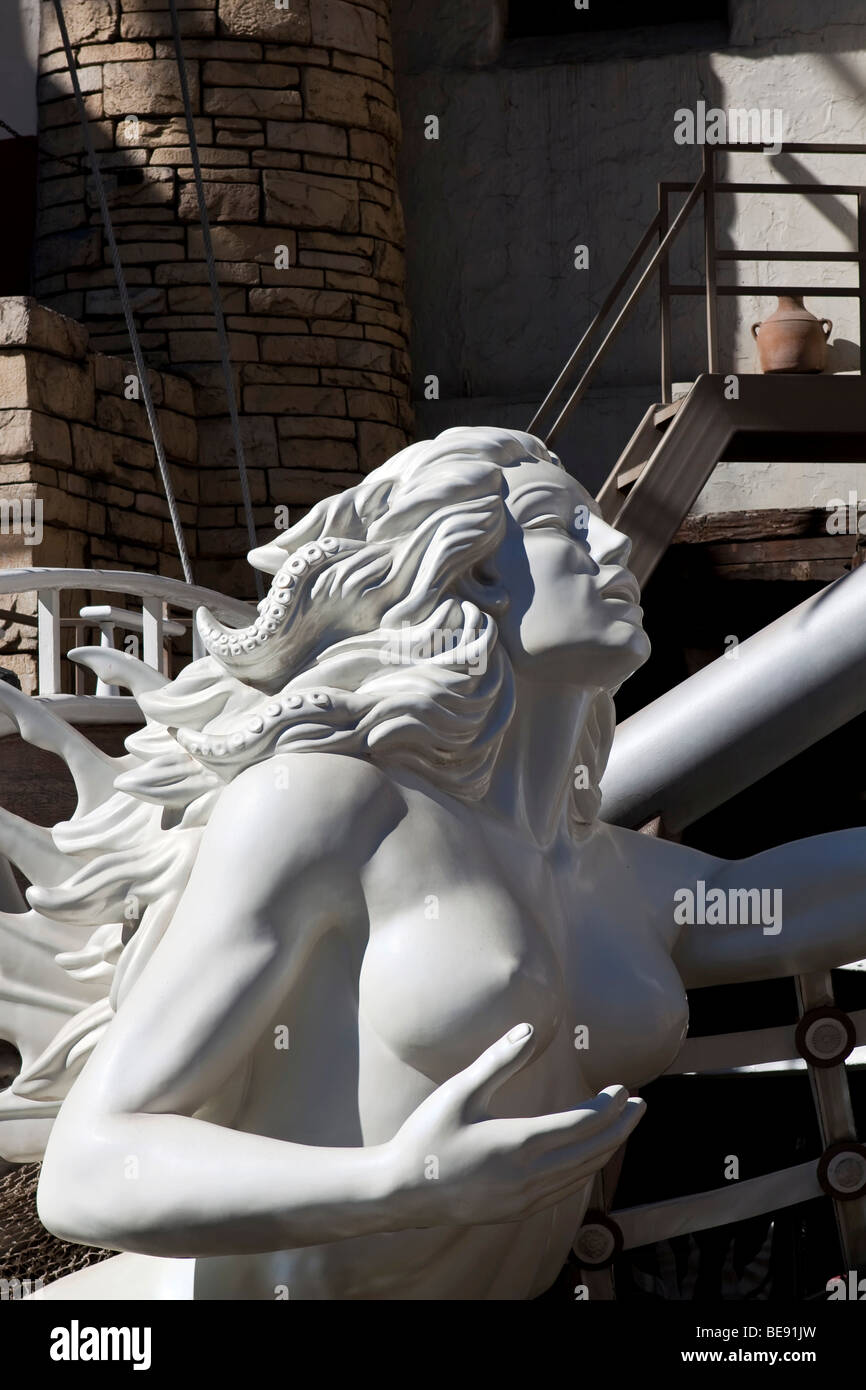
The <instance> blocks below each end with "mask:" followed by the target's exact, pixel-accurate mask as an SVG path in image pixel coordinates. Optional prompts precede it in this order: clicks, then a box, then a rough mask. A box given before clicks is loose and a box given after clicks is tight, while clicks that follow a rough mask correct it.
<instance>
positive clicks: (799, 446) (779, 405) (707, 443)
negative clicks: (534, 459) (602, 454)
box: [598, 373, 866, 587]
mask: <svg viewBox="0 0 866 1390" xmlns="http://www.w3.org/2000/svg"><path fill="white" fill-rule="evenodd" d="M728 380H729V378H727V377H725V376H722V375H721V374H719V373H706V374H704V375H702V376H700V377H698V379H697V381H696V382H695V384H694V386H692V388H691V389H690V391H689V392H688V394H687V395H686V396H684V397H682V399H680V400H678V401H674V402H672V403H669V404H658V405H653V406H651V407H650V409H649V410H648V411H647V412H646V414H645V415H644V417H643V419H642V420H641V422H640V424H639V425H638V427H637V429H636V430H635V432H634V434H633V435H632V437H631V439H630V440H629V441H628V443H627V444H626V446H625V448H624V449H623V451H622V453H621V454H620V456H619V459H618V460H617V462H616V465H615V467H614V469H613V470H612V472H611V474H610V476H609V477H608V478H607V480H606V481H605V483H604V484H603V486H602V488H601V490H600V492H599V494H598V503H599V506H600V508H601V512H602V515H603V517H604V519H605V521H608V522H610V524H611V525H612V526H615V527H616V528H617V530H619V531H624V532H625V534H626V535H627V536H630V537H631V542H632V553H631V559H630V561H629V564H630V567H631V569H632V570H633V571H634V573H635V575H636V576H637V579H638V582H639V583H640V585H641V586H642V587H643V585H644V584H646V582H647V580H648V579H649V577H650V575H651V574H652V572H653V570H654V569H655V567H656V565H657V564H658V562H659V560H660V559H661V557H662V555H663V554H664V552H665V551H666V550H667V548H668V545H669V544H670V542H671V541H672V539H673V537H674V534H675V533H676V531H677V528H678V527H679V525H680V523H681V522H682V520H683V518H684V517H685V516H686V515H687V514H688V512H689V510H690V509H691V507H692V504H693V503H694V501H695V498H696V497H697V495H698V493H699V492H700V491H701V488H702V487H703V486H704V484H705V483H706V481H707V479H708V478H709V477H710V474H711V473H712V471H713V469H714V468H715V466H716V464H717V463H718V462H719V461H720V460H721V459H739V460H742V461H744V462H748V461H750V460H755V459H762V460H767V459H785V460H788V461H794V460H796V459H799V458H803V459H814V460H815V461H821V460H823V461H826V462H835V463H842V462H857V463H866V388H864V384H863V382H862V379H861V378H860V377H858V376H793V375H792V376H788V375H782V376H746V375H742V376H740V377H738V378H737V390H738V393H739V395H738V398H736V399H730V400H729V399H728V398H727V394H726V382H727V381H728ZM816 421H820V422H821V428H820V429H819V430H816V428H815V422H816Z"/></svg>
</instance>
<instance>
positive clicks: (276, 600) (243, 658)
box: [196, 536, 340, 677]
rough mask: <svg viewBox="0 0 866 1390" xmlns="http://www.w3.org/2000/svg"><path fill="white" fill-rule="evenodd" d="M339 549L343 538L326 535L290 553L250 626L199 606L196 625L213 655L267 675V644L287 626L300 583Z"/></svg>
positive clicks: (236, 668)
mask: <svg viewBox="0 0 866 1390" xmlns="http://www.w3.org/2000/svg"><path fill="white" fill-rule="evenodd" d="M339 549H340V542H339V540H336V539H335V538H334V537H333V536H323V537H322V539H321V540H319V541H313V542H311V543H310V544H309V545H302V546H301V548H300V550H296V551H295V552H294V553H293V554H292V555H289V556H288V558H287V559H286V561H285V563H284V564H283V567H282V569H281V570H280V571H279V572H278V573H277V574H276V575H274V578H273V582H272V583H271V587H270V591H269V593H268V595H267V597H266V598H265V599H263V600H262V602H261V603H260V604H259V615H258V617H257V618H256V620H255V622H254V623H251V624H250V626H249V627H242V628H232V627H226V626H225V625H224V624H223V623H221V622H220V621H219V620H218V619H217V618H215V617H214V615H213V614H212V613H211V612H210V611H209V610H208V609H207V608H199V610H198V612H197V613H196V625H197V627H198V631H199V635H200V637H201V640H202V642H203V643H204V645H205V648H206V650H207V651H208V652H209V654H210V655H211V656H212V657H214V658H215V659H216V660H217V661H219V663H220V665H222V666H224V667H225V668H226V670H227V671H237V672H242V671H245V670H247V669H248V668H250V667H253V666H254V667H255V669H256V673H257V675H258V676H260V677H261V676H262V675H264V676H267V675H268V674H269V672H268V669H267V665H268V663H267V655H268V653H267V650H266V648H267V644H268V643H269V642H270V641H271V640H272V638H273V637H274V636H275V635H276V634H277V633H279V632H280V630H281V629H282V628H283V626H284V624H285V621H286V618H287V617H288V614H289V610H290V608H291V606H292V604H293V603H294V602H295V600H296V596H297V592H298V586H299V584H300V583H301V582H302V581H303V580H304V579H305V578H306V577H307V576H308V575H309V574H310V572H311V571H312V570H314V569H318V568H319V567H320V566H321V565H322V564H323V563H324V562H325V561H326V560H331V559H333V557H334V556H335V555H336V554H337V552H338V551H339ZM275 659H276V653H275Z"/></svg>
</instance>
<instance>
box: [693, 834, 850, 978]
mask: <svg viewBox="0 0 866 1390" xmlns="http://www.w3.org/2000/svg"><path fill="white" fill-rule="evenodd" d="M680 886H681V887H686V886H689V887H690V888H692V889H694V888H695V887H696V885H695V882H694V880H692V882H691V884H689V881H688V880H686V879H684V880H683V884H682V885H680ZM712 889H718V890H721V893H722V894H723V895H724V896H723V899H719V900H717V901H718V902H719V905H720V910H722V911H723V912H724V913H725V916H726V919H727V920H726V923H715V922H713V921H712V920H708V921H705V922H695V923H694V924H688V923H687V924H685V925H684V926H683V927H682V930H681V935H680V938H679V941H678V943H677V946H676V949H675V952H674V959H675V961H676V964H677V966H678V967H679V969H680V972H681V974H682V976H683V979H684V981H685V983H686V984H687V985H689V986H697V985H714V984H727V983H734V982H741V981H748V980H766V979H772V978H777V977H779V976H783V975H800V974H805V973H807V972H808V971H812V970H830V969H832V968H833V967H834V966H839V965H845V964H847V963H848V962H849V961H854V960H859V959H860V958H861V957H862V956H866V829H860V828H857V829H854V830H837V831H833V832H832V833H831V834H827V835H815V836H812V837H811V838H809V839H806V840H796V841H794V842H793V843H791V844H787V845H779V846H778V847H777V848H775V849H771V850H765V851H764V852H763V853H762V854H756V855H753V856H752V857H751V858H749V859H741V860H717V861H716V866H715V869H714V871H713V872H712V874H711V875H710V874H708V875H707V876H706V881H705V888H704V890H703V892H704V895H705V902H706V901H707V899H708V895H709V893H710V891H711V890H712ZM746 895H749V896H746ZM732 909H733V911H732ZM747 912H748V914H749V916H748V919H747V920H744V914H745V913H747ZM704 915H705V916H706V917H707V918H710V919H711V918H712V916H713V915H714V914H713V913H712V912H710V911H709V910H705V913H704ZM732 915H736V916H738V917H739V921H732V920H731V918H732Z"/></svg>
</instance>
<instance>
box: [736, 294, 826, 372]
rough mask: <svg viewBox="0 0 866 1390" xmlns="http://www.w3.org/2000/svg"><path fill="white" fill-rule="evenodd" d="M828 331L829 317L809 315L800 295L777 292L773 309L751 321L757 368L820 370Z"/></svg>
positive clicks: (823, 359)
mask: <svg viewBox="0 0 866 1390" xmlns="http://www.w3.org/2000/svg"><path fill="white" fill-rule="evenodd" d="M759 330H760V331H759ZM832 331H833V324H832V323H831V321H830V319H819V318H816V317H815V315H814V314H810V313H809V310H808V309H806V308H804V306H803V300H802V298H801V297H800V295H796V294H793V295H792V294H780V295H779V304H778V308H777V309H776V312H775V313H774V314H771V315H770V317H769V318H768V319H765V320H764V322H763V323H753V324H752V337H753V338H755V339H756V340H757V344H758V357H759V358H760V362H761V371H762V372H823V370H824V366H825V364H826V361H827V339H828V338H829V336H830V334H831V333H832Z"/></svg>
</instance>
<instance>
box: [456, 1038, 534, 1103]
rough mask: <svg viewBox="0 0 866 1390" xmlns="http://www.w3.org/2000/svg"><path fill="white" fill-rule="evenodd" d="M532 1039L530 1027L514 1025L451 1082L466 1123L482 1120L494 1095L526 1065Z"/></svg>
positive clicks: (530, 1052)
mask: <svg viewBox="0 0 866 1390" xmlns="http://www.w3.org/2000/svg"><path fill="white" fill-rule="evenodd" d="M533 1037H534V1033H533V1028H532V1025H531V1024H529V1023H518V1024H517V1026H516V1027H514V1028H512V1029H510V1030H509V1032H507V1033H506V1034H505V1035H504V1036H503V1037H501V1038H499V1039H498V1040H497V1041H496V1042H495V1043H493V1045H492V1047H488V1048H487V1049H486V1050H485V1051H484V1052H482V1053H481V1056H480V1057H476V1059H475V1061H474V1062H472V1063H471V1065H470V1066H468V1067H466V1068H465V1069H464V1070H463V1071H460V1072H458V1073H457V1075H456V1076H453V1077H452V1078H451V1081H450V1083H449V1084H450V1085H451V1086H452V1087H453V1088H454V1090H455V1093H456V1095H457V1096H458V1098H459V1099H460V1101H461V1102H462V1107H463V1113H464V1116H465V1118H466V1119H467V1120H476V1119H483V1118H485V1117H486V1115H487V1107H488V1104H489V1102H490V1098H491V1096H492V1095H493V1094H494V1092H495V1091H497V1090H498V1089H499V1087H500V1086H501V1085H502V1084H503V1083H504V1082H505V1081H507V1080H508V1078H509V1077H510V1076H513V1075H514V1073H515V1072H517V1071H519V1070H520V1068H521V1067H522V1066H524V1065H525V1064H526V1062H528V1061H529V1058H530V1057H531V1055H532V1042H533Z"/></svg>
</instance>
